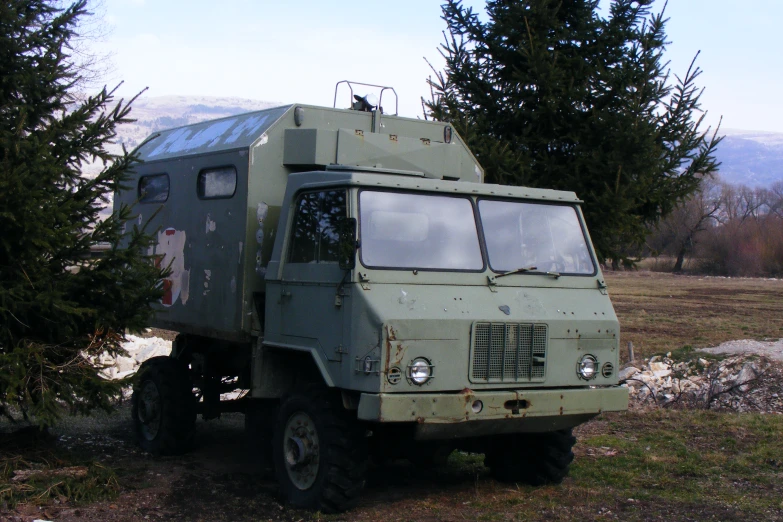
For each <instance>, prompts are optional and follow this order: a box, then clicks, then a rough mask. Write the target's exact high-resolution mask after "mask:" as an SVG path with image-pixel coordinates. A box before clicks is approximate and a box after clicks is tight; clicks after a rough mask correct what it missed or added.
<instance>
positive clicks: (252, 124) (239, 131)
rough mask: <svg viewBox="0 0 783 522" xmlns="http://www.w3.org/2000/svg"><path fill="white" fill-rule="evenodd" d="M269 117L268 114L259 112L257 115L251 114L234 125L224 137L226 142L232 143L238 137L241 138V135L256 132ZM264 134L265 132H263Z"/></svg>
mask: <svg viewBox="0 0 783 522" xmlns="http://www.w3.org/2000/svg"><path fill="white" fill-rule="evenodd" d="M267 119H269V116H268V115H267V114H260V115H258V116H253V117H251V118H248V119H246V120H245V121H243V122H242V123H240V124H239V125H237V126H236V127H234V130H232V131H231V135H229V136H228V137H227V138H226V143H234V142H235V141H237V140H238V139H239V138H241V137H242V136H243V135H248V136H249V135H250V134H254V133H255V132H257V131H258V130H259V129H260V128H261V126H262V125H263V124H264V123H266V120H267ZM264 136H266V133H265V134H264Z"/></svg>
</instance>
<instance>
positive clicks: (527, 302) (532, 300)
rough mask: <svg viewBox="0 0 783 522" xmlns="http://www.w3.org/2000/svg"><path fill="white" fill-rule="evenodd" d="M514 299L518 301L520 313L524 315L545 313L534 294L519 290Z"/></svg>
mask: <svg viewBox="0 0 783 522" xmlns="http://www.w3.org/2000/svg"><path fill="white" fill-rule="evenodd" d="M514 300H515V301H516V302H518V303H519V306H520V307H521V310H520V313H522V314H523V315H525V316H536V317H541V316H544V315H546V308H544V305H543V304H541V301H540V300H539V299H538V297H536V296H535V295H532V294H529V293H527V292H525V291H524V290H519V291H518V292H517V295H516V296H515V297H514Z"/></svg>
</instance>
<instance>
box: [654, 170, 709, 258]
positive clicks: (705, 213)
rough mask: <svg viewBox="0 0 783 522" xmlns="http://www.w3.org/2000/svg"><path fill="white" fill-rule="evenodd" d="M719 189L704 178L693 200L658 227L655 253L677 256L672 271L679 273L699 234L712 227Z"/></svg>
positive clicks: (682, 204)
mask: <svg viewBox="0 0 783 522" xmlns="http://www.w3.org/2000/svg"><path fill="white" fill-rule="evenodd" d="M721 193H722V191H721V186H720V185H719V184H718V183H716V182H715V181H713V180H712V179H711V178H703V179H702V180H701V183H700V185H699V189H698V190H697V191H696V192H695V193H694V195H693V197H692V198H690V199H688V200H685V201H683V202H682V203H680V204H679V205H678V206H677V207H676V208H675V210H674V211H673V212H672V213H671V214H670V215H669V216H667V217H666V219H664V220H662V221H660V222H659V223H658V225H657V230H656V238H655V241H656V242H657V246H658V249H660V250H661V251H663V252H666V253H668V254H670V255H672V256H676V258H677V259H676V261H675V263H674V267H673V269H672V270H673V271H674V272H681V271H682V267H683V264H684V261H685V256H686V255H687V254H688V253H689V252H691V251H692V250H693V249H694V247H695V246H696V244H697V243H698V241H699V237H700V235H701V233H702V232H704V231H705V230H707V229H708V228H709V227H710V226H711V225H712V224H714V223H715V221H716V219H717V217H718V215H719V213H720V211H721V208H722V198H721Z"/></svg>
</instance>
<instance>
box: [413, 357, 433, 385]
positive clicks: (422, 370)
mask: <svg viewBox="0 0 783 522" xmlns="http://www.w3.org/2000/svg"><path fill="white" fill-rule="evenodd" d="M430 377H432V365H430V362H429V361H428V360H427V359H425V358H423V357H419V358H417V359H414V360H413V362H412V363H411V364H410V366H408V378H409V379H410V380H411V381H413V382H414V384H424V383H425V382H427V381H429V380H430Z"/></svg>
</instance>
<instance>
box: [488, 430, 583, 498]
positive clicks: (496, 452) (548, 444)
mask: <svg viewBox="0 0 783 522" xmlns="http://www.w3.org/2000/svg"><path fill="white" fill-rule="evenodd" d="M575 443H576V438H575V437H574V436H573V435H572V434H571V430H570V429H567V430H559V431H552V432H548V433H519V434H514V435H504V436H500V437H496V438H494V439H493V440H492V441H491V444H490V445H489V447H488V448H487V452H486V455H485V458H484V464H485V465H486V466H487V467H488V468H489V469H490V472H491V473H492V476H493V477H495V478H496V479H497V480H499V481H501V482H518V483H524V484H529V485H531V486H542V485H544V484H560V483H561V482H562V481H563V479H564V478H566V477H567V476H568V469H569V467H570V465H571V462H572V461H573V460H574V453H573V451H572V448H573V446H574V444H575Z"/></svg>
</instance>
